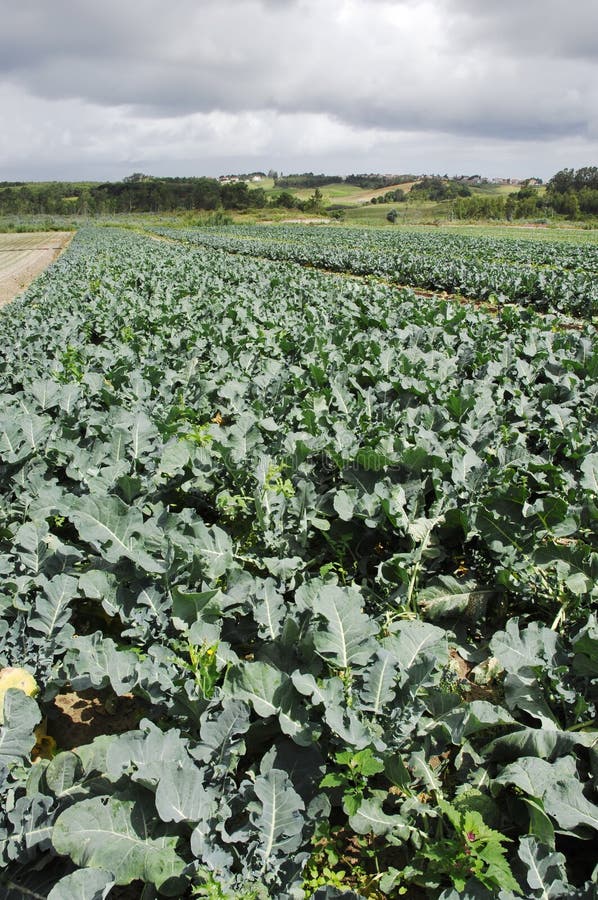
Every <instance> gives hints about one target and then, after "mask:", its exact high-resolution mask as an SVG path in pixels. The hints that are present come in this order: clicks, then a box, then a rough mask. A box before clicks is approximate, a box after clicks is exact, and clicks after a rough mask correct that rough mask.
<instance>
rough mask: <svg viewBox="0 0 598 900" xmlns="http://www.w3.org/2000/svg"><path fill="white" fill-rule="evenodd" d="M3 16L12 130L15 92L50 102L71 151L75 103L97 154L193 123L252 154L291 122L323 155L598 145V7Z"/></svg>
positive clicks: (469, 3) (414, 2) (30, 11)
mask: <svg viewBox="0 0 598 900" xmlns="http://www.w3.org/2000/svg"><path fill="white" fill-rule="evenodd" d="M1 7H4V8H3V9H0V11H1V12H2V22H3V27H2V30H1V31H0V87H2V86H3V87H4V88H5V89H6V91H7V92H8V93H6V97H7V99H6V100H5V109H4V110H3V122H4V124H5V128H7V129H8V132H9V133H10V130H11V120H10V116H11V110H14V112H15V113H16V114H18V115H22V114H24V113H23V102H22V100H21V101H19V103H20V105H21V107H22V108H21V109H20V108H19V103H17V100H16V99H14V98H16V97H17V96H18V97H23V96H28V97H31V98H32V103H33V100H39V104H38V105H36V106H35V109H36V110H37V109H40V110H42V109H47V110H50V109H51V110H52V112H51V113H48V116H50V118H52V119H53V121H54V123H55V128H56V129H59V128H62V131H61V134H60V141H63V142H66V143H67V144H68V142H69V141H74V142H75V143H76V142H78V141H81V140H82V135H83V132H82V131H80V130H79V129H78V125H77V123H74V124H73V126H70V125H68V126H63V125H61V124H60V123H61V122H62V120H63V119H64V121H65V122H66V110H67V108H68V109H71V108H72V105H73V104H75V105H76V104H79V107H80V110H83V109H85V112H83V111H80V112H79V118H80V121H81V122H83V121H84V122H85V127H86V129H88V131H86V132H85V135H88V137H89V139H88V140H87V145H89V147H90V148H92V147H93V146H95V145H98V146H99V145H101V146H102V147H103V148H104V150H103V152H107V150H106V149H105V147H107V146H108V143H109V142H110V141H112V142H114V144H115V146H116V145H119V143H121V142H122V141H123V140H124V138H123V137H122V136H121V134H120V133H119V128H123V127H124V128H125V129H129V131H130V135H131V138H130V139H131V140H133V136H135V135H139V134H141V133H143V134H144V135H145V134H147V135H149V136H150V137H149V139H151V140H154V141H158V142H161V141H162V140H164V141H166V137H164V135H167V134H168V135H170V139H171V140H172V139H174V137H173V136H174V134H175V132H176V133H177V134H179V133H181V134H182V133H184V129H185V128H188V129H191V131H192V130H193V128H194V127H196V126H197V127H198V128H199V125H198V124H197V123H198V122H199V121H200V120H199V119H197V117H198V116H199V117H202V116H203V117H204V118H203V119H201V123H202V126H201V127H202V128H203V129H204V131H205V133H206V135H207V137H208V138H210V137H211V138H212V139H213V140H214V141H220V142H221V143H220V144H219V145H218V146H221V145H222V140H223V139H222V134H223V129H224V131H226V130H227V129H229V128H230V130H231V134H234V128H233V126H232V125H231V124H230V122H229V121H228V120H227V122H228V124H226V125H225V124H223V121H224V120H223V119H222V116H224V117H226V116H238V117H244V119H243V122H244V123H245V127H246V128H247V129H248V130H249V133H250V134H251V135H252V136H253V137H252V139H254V143H255V144H256V145H257V144H258V143H259V141H258V139H257V137H256V135H258V134H259V130H260V128H259V124H258V122H261V123H262V128H263V129H264V130H266V131H268V129H271V130H272V141H273V142H274V143H276V130H277V129H282V131H283V132H284V134H285V135H286V134H287V132H289V133H290V132H291V131H292V128H291V126H290V124H289V123H290V121H291V119H292V117H293V116H294V117H296V121H297V123H298V126H297V127H301V128H303V129H304V128H305V122H306V121H307V119H306V118H305V117H310V118H309V122H310V128H311V129H312V133H311V135H310V136H308V137H309V140H310V141H312V142H313V146H314V152H315V150H316V145H317V142H318V141H320V144H321V146H322V148H325V147H327V146H329V144H330V143H331V142H332V143H335V142H337V143H338V144H339V145H340V144H342V140H343V139H342V138H341V134H343V135H344V137H345V139H347V140H351V141H352V142H353V144H354V145H355V146H357V145H359V146H368V147H370V146H373V145H376V141H378V140H381V138H380V134H381V133H384V134H385V135H387V137H385V138H384V140H387V139H388V135H392V134H395V135H397V136H398V135H402V136H404V135H405V134H409V133H412V134H416V133H417V134H422V135H423V134H429V135H434V136H436V138H437V139H438V141H439V142H441V141H445V142H446V141H447V139H448V137H450V138H451V139H455V140H458V139H459V138H460V139H462V140H463V141H469V140H471V139H479V140H495V141H496V140H498V141H508V140H514V141H522V142H526V141H527V142H534V141H539V142H541V141H542V140H550V141H559V140H562V139H564V138H566V139H571V138H573V137H575V136H577V138H579V140H580V141H582V142H583V141H586V142H589V144H591V145H592V146H595V141H596V138H597V137H598V77H597V73H598V60H597V59H596V56H597V45H598V42H596V40H595V37H594V36H595V34H597V33H598V0H576V2H575V3H565V2H564V0H526V2H521V0H518V2H515V0H501V2H500V3H499V2H495V0H202V2H201V3H197V0H171V2H170V3H169V4H165V3H164V2H163V0H126V2H125V0H103V2H102V3H101V4H99V3H97V0H93V2H92V0H78V2H77V3H73V2H72V0H53V2H51V3H48V2H46V0H29V2H21V3H20V4H18V5H17V4H12V3H9V2H8V0H0V8H1ZM11 91H12V94H11ZM10 97H13V101H12V103H10V102H9V99H8V98H10ZM40 104H41V105H40ZM44 104H46V106H44ZM48 104H49V105H48ZM79 107H78V108H79ZM31 108H32V109H33V108H34V107H33V105H32V106H31ZM116 110H120V112H119V113H118V114H116V112H115V111H116ZM59 111H61V112H59ZM193 116H195V117H196V119H195V120H194V121H195V125H194V126H193V127H191V126H190V125H189V124H188V123H187V119H188V118H189V117H193ZM206 116H208V117H209V116H211V118H210V119H209V120H208V119H207V118H205V117H206ZM219 117H220V118H219ZM248 117H249V118H248ZM277 117H278V118H277ZM289 117H290V118H289ZM302 117H303V118H302ZM166 120H168V121H171V122H172V123H173V124H172V126H168V125H167V124H165V121H166ZM94 121H95V123H96V124H94ZM300 121H301V125H300V126H299V122H300ZM274 122H277V124H276V125H275V124H273V123H274ZM152 123H155V124H154V125H152ZM317 123H319V124H317ZM45 124H46V127H47V129H48V132H51V128H52V123H51V122H50V120H49V119H48V120H47V121H46V123H45ZM15 127H16V125H15V123H13V129H14V128H15ZM177 128H178V132H177ZM96 131H97V139H95V143H94V138H93V135H94V133H95V132H96ZM15 133H16V131H15ZM32 133H33V134H35V131H34V129H32ZM239 134H240V135H242V134H245V138H246V137H247V132H243V131H242V129H241V130H240V131H239ZM368 134H369V135H370V137H368ZM303 136H305V135H303ZM397 139H398V138H397ZM401 139H403V138H401ZM56 140H57V141H58V140H59V137H58V131H57V133H56ZM281 140H282V139H281ZM284 140H286V137H285V138H284ZM284 140H282V143H281V146H283V145H284ZM107 142H108V143H107ZM372 142H373V143H372ZM592 142H594V143H592ZM8 143H9V141H8V140H7V144H8ZM160 146H162V145H161V144H160ZM285 146H286V145H285ZM376 146H377V145H376ZM238 149H239V148H237V150H238ZM9 151H10V148H9V149H8V150H7V152H9ZM89 152H90V153H91V152H92V150H91V149H90V150H89ZM122 152H124V149H123V151H122ZM156 152H158V150H156ZM206 152H207V150H206ZM213 152H214V154H216V151H215V150H214V151H213ZM0 162H1V157H0Z"/></svg>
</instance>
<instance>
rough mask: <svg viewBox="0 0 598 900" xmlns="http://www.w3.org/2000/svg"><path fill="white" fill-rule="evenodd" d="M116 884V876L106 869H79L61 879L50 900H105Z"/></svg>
mask: <svg viewBox="0 0 598 900" xmlns="http://www.w3.org/2000/svg"><path fill="white" fill-rule="evenodd" d="M114 884H115V881H114V876H113V875H112V873H111V872H107V871H105V870H104V869H77V871H76V872H73V873H72V875H65V877H64V878H61V879H60V881H59V882H58V884H56V885H55V886H54V887H53V888H52V890H51V891H50V893H49V894H48V900H105V898H106V897H107V896H108V894H109V892H110V890H111V888H113V887H114Z"/></svg>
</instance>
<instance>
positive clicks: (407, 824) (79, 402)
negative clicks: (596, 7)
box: [0, 228, 598, 900]
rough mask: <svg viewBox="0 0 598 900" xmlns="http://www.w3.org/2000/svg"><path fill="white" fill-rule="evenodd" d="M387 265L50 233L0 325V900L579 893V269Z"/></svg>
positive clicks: (411, 249)
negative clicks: (62, 242)
mask: <svg viewBox="0 0 598 900" xmlns="http://www.w3.org/2000/svg"><path fill="white" fill-rule="evenodd" d="M387 234H388V233H387V232H381V233H380V234H379V235H378V236H368V235H367V233H364V232H356V231H350V230H348V229H347V230H346V231H345V230H340V231H339V230H337V229H330V230H324V229H320V228H319V229H317V231H316V230H313V231H310V230H309V229H301V228H298V229H270V230H266V229H256V230H255V232H254V231H250V230H249V229H247V228H244V229H231V230H229V229H223V230H222V231H217V230H213V229H205V230H203V231H200V230H199V229H197V230H195V231H193V232H191V231H189V232H188V233H181V232H172V233H171V234H170V237H171V238H174V240H172V241H155V240H152V239H151V238H149V237H147V236H142V235H137V234H133V233H131V232H126V231H121V230H117V229H95V230H94V229H88V230H82V231H80V232H79V233H78V234H77V235H76V236H75V238H74V239H73V241H72V243H71V245H70V247H69V249H68V251H67V252H66V253H65V254H63V255H62V257H61V258H60V259H59V260H58V261H57V262H56V263H55V264H54V265H53V266H52V267H51V268H50V269H49V270H48V271H47V272H46V273H45V274H44V275H43V276H41V277H40V278H39V279H38V280H37V281H36V282H35V283H34V284H33V285H32V286H31V287H30V288H29V290H28V291H27V292H26V293H25V294H24V295H23V296H21V297H20V298H18V299H16V300H15V301H14V302H13V303H12V304H11V305H10V307H6V308H5V309H4V310H2V312H0V338H1V339H0V394H1V403H0V475H1V478H0V571H1V573H2V580H1V582H0V616H1V618H0V665H1V666H4V667H17V668H20V669H24V670H25V671H26V673H28V675H27V676H25V675H22V682H21V688H23V687H24V688H26V689H25V690H22V689H16V688H12V689H8V690H6V691H5V692H4V688H2V691H3V701H4V702H3V716H2V718H3V725H2V726H1V728H0V772H1V774H0V854H1V858H2V868H1V869H0V885H2V890H3V892H4V893H3V896H5V897H6V898H8V900H21V898H25V897H31V896H34V897H36V896H41V897H48V898H49V900H70V898H71V897H79V898H100V897H114V898H116V897H124V896H127V897H144V898H146V900H147V898H150V897H162V896H164V897H177V898H183V897H192V896H204V897H214V898H216V897H219V898H228V897H244V898H250V897H251V898H254V897H255V898H258V897H272V898H291V897H297V898H299V897H301V896H311V895H313V896H316V897H318V898H333V897H347V898H351V897H355V898H357V897H359V896H369V897H374V898H382V897H390V898H398V897H412V898H423V897H430V898H442V900H453V898H458V897H464V898H493V897H500V898H502V900H507V898H512V897H517V896H519V897H525V898H546V897H577V898H586V897H587V898H591V897H593V896H594V891H595V881H596V872H595V869H594V866H595V864H596V859H595V842H596V832H597V831H598V806H597V805H596V795H595V792H594V781H595V778H596V775H597V773H598V730H597V728H596V702H597V699H598V697H597V695H598V688H597V686H598V623H597V621H596V616H595V612H594V611H595V605H596V598H597V596H598V588H597V587H596V583H597V576H598V555H597V551H596V522H597V518H598V505H597V503H598V493H597V492H598V452H597V443H596V435H597V422H596V418H597V416H596V410H597V408H598V406H597V403H596V400H597V393H598V388H597V375H598V355H597V347H596V330H595V328H594V326H593V324H592V322H591V318H592V316H593V315H595V306H594V305H593V304H595V301H596V295H595V270H596V253H595V251H594V250H590V249H589V248H587V247H585V246H580V247H576V246H570V245H562V247H561V245H559V246H558V247H557V246H554V247H553V246H552V245H550V246H549V245H544V244H542V245H541V244H538V245H536V244H532V243H530V242H525V248H524V247H522V244H523V243H524V242H519V241H514V242H513V243H512V244H511V243H510V242H509V241H502V242H495V244H494V245H492V244H491V242H486V243H484V242H483V241H482V242H480V241H479V240H472V241H470V242H468V241H467V240H466V239H463V238H460V239H459V242H458V243H454V242H453V241H452V239H449V238H447V239H446V243H444V242H443V239H442V237H441V236H440V235H433V236H431V237H426V241H427V243H425V252H424V249H423V248H424V243H421V242H422V241H423V238H424V236H422V235H417V236H413V237H410V236H409V235H404V234H401V236H399V235H397V234H394V235H392V241H391V237H390V236H386V235H387ZM403 237H404V239H405V242H406V243H405V245H403V244H402V243H401V241H402V239H403ZM351 241H353V245H352V244H351ZM277 242H278V244H277ZM277 246H278V248H279V251H280V252H278V251H277V250H276V247H277ZM418 248H419V249H418ZM457 248H460V249H459V250H458V253H457ZM231 251H232V252H231ZM435 252H436V257H435V256H434V253H435ZM310 253H311V256H310ZM526 253H527V256H526ZM559 253H560V255H559ZM274 256H276V257H277V258H276V259H272V258H271V257H274ZM403 257H404V259H405V260H407V259H409V260H411V262H410V263H409V265H412V266H413V268H412V269H411V270H410V272H411V273H415V274H409V273H407V274H408V275H409V277H408V278H407V277H405V272H406V271H407V269H406V268H404V269H400V267H399V265H398V262H397V260H400V259H403ZM334 260H337V262H336V263H335V262H334ZM297 263H301V265H298V264H297ZM332 263H334V264H332ZM418 265H419V266H420V269H421V271H422V272H424V273H425V274H422V275H421V277H420V275H418V274H417V272H419V271H420V270H419V269H417V268H416V267H417V266H418ZM384 266H386V269H385V268H384ZM393 266H394V268H393ZM405 266H407V263H405ZM457 266H458V267H459V271H460V272H461V273H462V277H461V276H460V277H461V280H455V277H454V270H455V267H457ZM321 268H324V269H333V268H337V269H339V271H340V270H342V271H349V272H352V273H356V272H357V273H359V272H360V271H361V272H365V274H372V275H375V276H379V278H378V280H372V279H370V280H365V279H363V280H362V279H353V278H345V277H341V276H339V275H334V274H330V273H328V272H322V271H319V269H321ZM432 269H433V270H434V272H436V273H438V274H436V275H434V276H432V275H431V274H430V273H431V271H432ZM516 271H517V272H520V273H521V272H523V273H528V274H530V273H531V274H530V284H531V283H532V281H533V279H532V275H533V276H534V278H535V281H533V290H532V289H530V293H529V295H526V294H525V293H524V292H523V289H522V288H521V284H522V282H521V281H519V280H517V278H516V277H515V272H516ZM443 273H444V275H443ZM468 273H469V274H468ZM501 273H502V274H501ZM503 276H504V277H503ZM540 276H542V278H540ZM517 277H519V276H517ZM468 278H469V279H470V280H469V281H467V279H468ZM521 278H523V275H521ZM497 279H498V281H497ZM500 279H502V280H500ZM407 280H408V281H409V282H410V283H411V284H413V285H415V286H419V287H423V286H425V287H426V288H428V289H429V288H430V287H432V288H435V289H438V290H445V291H449V292H451V293H458V294H461V295H465V294H467V293H468V291H469V286H471V296H475V297H476V298H480V299H483V298H484V297H486V298H490V299H491V300H492V302H493V303H494V305H495V306H496V307H497V308H496V310H495V312H494V313H493V314H490V313H489V312H488V311H487V310H486V309H485V308H483V307H481V308H476V306H475V305H474V304H468V303H462V302H458V301H457V300H450V299H446V298H445V299H443V298H441V297H432V298H430V299H424V298H422V297H421V296H416V295H415V294H414V293H413V291H411V290H409V289H400V288H398V287H394V286H392V284H387V283H384V282H387V281H390V282H392V281H397V282H404V281H407ZM431 281H434V283H432V284H431V283H430V282H431ZM424 282H425V284H424ZM484 285H485V286H486V287H485V288H484ZM559 285H560V288H559ZM466 288H467V290H466ZM482 288H483V289H484V290H486V293H485V294H484V293H483V291H482ZM542 291H544V293H542ZM569 316H574V317H575V318H576V327H575V329H571V328H569V327H566V326H567V325H568V324H570V320H569V318H568V317H569ZM13 674H14V673H13ZM21 674H22V673H21ZM30 676H34V678H35V682H36V684H37V687H38V688H39V691H38V692H37V693H36V692H35V690H34V686H33V684H32V682H31V678H30ZM2 677H3V678H4V679H5V678H6V673H3V676H2ZM78 698H79V699H78ZM78 704H79V706H80V708H81V709H83V710H84V711H85V715H83V714H82V715H81V717H80V721H79V722H78V723H77V727H76V728H71V729H70V730H66V729H65V728H64V727H63V720H64V716H65V710H72V709H73V708H74V707H77V705H78ZM61 723H62V724H61ZM85 723H87V725H88V732H87V733H86V732H85ZM73 735H76V737H73ZM34 745H35V748H34ZM592 848H594V849H592ZM127 885H130V887H129V888H128V889H126V886H127ZM125 890H126V893H123V891H125Z"/></svg>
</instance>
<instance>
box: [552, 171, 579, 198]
mask: <svg viewBox="0 0 598 900" xmlns="http://www.w3.org/2000/svg"><path fill="white" fill-rule="evenodd" d="M574 183H575V172H574V170H573V169H561V170H560V172H557V173H556V175H553V176H552V178H551V179H550V181H549V182H548V191H549V192H550V193H553V194H566V193H567V191H571V190H572V189H573V186H574Z"/></svg>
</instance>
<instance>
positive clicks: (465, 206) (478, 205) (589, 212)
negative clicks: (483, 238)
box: [452, 166, 598, 221]
mask: <svg viewBox="0 0 598 900" xmlns="http://www.w3.org/2000/svg"><path fill="white" fill-rule="evenodd" d="M452 213H453V215H454V216H455V218H457V219H507V221H511V220H512V219H533V218H537V217H544V216H547V215H548V216H551V215H559V216H565V217H566V218H568V219H578V218H581V217H583V216H596V215H598V167H596V166H584V167H583V168H581V169H577V171H576V170H575V169H562V170H561V171H560V172H557V173H556V175H553V177H552V178H551V179H550V181H549V182H548V184H547V185H546V192H545V193H540V191H539V190H538V189H537V188H535V187H530V186H526V187H522V188H521V189H520V190H519V191H517V192H515V193H512V194H508V195H507V196H506V197H504V196H499V197H492V196H484V195H479V194H476V195H473V196H471V197H467V198H465V197H459V198H457V199H456V200H455V201H454V203H453V205H452Z"/></svg>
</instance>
